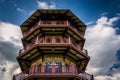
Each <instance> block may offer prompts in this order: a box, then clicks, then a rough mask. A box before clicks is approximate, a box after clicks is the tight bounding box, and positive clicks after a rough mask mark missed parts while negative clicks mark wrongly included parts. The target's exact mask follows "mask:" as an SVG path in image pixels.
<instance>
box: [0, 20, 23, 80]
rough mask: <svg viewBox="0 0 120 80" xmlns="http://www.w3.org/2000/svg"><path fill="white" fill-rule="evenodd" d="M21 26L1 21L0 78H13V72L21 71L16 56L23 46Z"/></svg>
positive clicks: (10, 79) (3, 79) (6, 79)
mask: <svg viewBox="0 0 120 80" xmlns="http://www.w3.org/2000/svg"><path fill="white" fill-rule="evenodd" d="M21 37H22V34H21V30H20V27H19V26H17V25H14V24H11V23H8V22H0V79H1V80H8V79H9V80H12V77H13V74H17V73H18V72H20V68H19V66H18V64H17V62H16V56H17V55H18V52H19V50H20V49H21V48H22V43H21Z"/></svg>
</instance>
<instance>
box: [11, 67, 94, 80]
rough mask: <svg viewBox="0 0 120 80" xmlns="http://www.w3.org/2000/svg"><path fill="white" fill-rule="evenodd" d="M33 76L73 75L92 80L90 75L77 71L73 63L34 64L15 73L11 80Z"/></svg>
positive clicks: (26, 79) (20, 79)
mask: <svg viewBox="0 0 120 80" xmlns="http://www.w3.org/2000/svg"><path fill="white" fill-rule="evenodd" d="M35 76H37V78H45V77H47V78H50V77H52V78H55V77H75V78H78V79H84V80H86V79H87V80H93V76H92V75H90V74H88V73H86V72H81V71H79V72H78V71H77V68H76V67H75V66H74V65H70V66H69V67H66V66H61V67H58V66H57V65H51V66H49V67H46V66H44V65H43V66H41V67H38V66H35V67H33V68H31V69H29V70H26V71H25V72H22V73H19V74H18V75H15V76H14V77H13V80H23V79H24V80H28V79H30V78H31V77H32V78H34V77H35Z"/></svg>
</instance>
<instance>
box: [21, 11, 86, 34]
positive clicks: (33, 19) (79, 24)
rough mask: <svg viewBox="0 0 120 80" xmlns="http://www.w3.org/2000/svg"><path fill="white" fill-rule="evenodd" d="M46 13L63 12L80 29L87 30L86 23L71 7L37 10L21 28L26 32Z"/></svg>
mask: <svg viewBox="0 0 120 80" xmlns="http://www.w3.org/2000/svg"><path fill="white" fill-rule="evenodd" d="M44 14H58V15H59V14H60V15H61V14H63V15H64V16H66V17H67V18H68V20H69V21H71V22H72V24H74V26H76V27H77V28H78V29H79V30H80V31H82V32H83V33H84V32H85V30H86V25H85V24H84V23H83V22H82V21H81V20H80V19H79V18H78V17H77V16H76V15H74V14H73V13H72V12H71V11H70V10H69V9H57V10H56V9H54V10H49V9H40V10H37V11H35V12H34V13H33V14H32V15H31V16H30V17H29V18H28V19H27V20H26V21H25V22H24V23H23V24H22V25H21V29H22V31H23V32H24V31H25V30H27V29H28V28H29V26H32V25H34V24H35V23H36V21H38V20H39V19H40V18H41V17H42V15H44Z"/></svg>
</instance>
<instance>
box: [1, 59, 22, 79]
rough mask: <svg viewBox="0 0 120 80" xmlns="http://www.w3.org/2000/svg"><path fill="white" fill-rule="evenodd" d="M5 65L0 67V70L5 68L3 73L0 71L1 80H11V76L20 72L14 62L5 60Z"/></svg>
mask: <svg viewBox="0 0 120 80" xmlns="http://www.w3.org/2000/svg"><path fill="white" fill-rule="evenodd" d="M5 63H6V64H5V65H0V67H1V68H3V67H4V68H5V71H2V70H0V79H1V80H8V79H9V80H12V77H13V75H15V74H18V73H19V72H20V68H19V66H18V64H17V63H16V62H12V61H8V60H5Z"/></svg>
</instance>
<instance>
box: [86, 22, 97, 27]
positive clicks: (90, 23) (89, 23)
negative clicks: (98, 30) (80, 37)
mask: <svg viewBox="0 0 120 80" xmlns="http://www.w3.org/2000/svg"><path fill="white" fill-rule="evenodd" d="M94 23H95V22H94V21H90V22H88V23H86V25H88V26H89V25H92V24H94Z"/></svg>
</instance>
